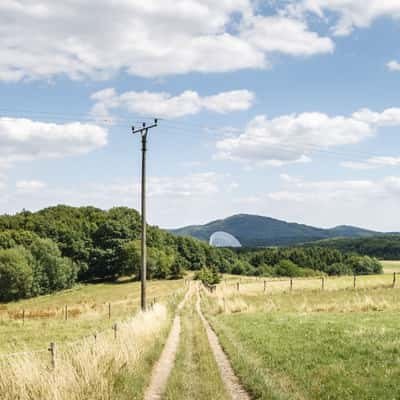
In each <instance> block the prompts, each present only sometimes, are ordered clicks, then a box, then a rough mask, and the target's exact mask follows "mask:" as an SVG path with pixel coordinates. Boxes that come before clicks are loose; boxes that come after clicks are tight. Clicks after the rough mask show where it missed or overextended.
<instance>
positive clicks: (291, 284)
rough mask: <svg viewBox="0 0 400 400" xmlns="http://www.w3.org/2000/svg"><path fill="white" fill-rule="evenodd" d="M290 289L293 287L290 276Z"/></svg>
mask: <svg viewBox="0 0 400 400" xmlns="http://www.w3.org/2000/svg"><path fill="white" fill-rule="evenodd" d="M292 289H293V279H292V278H290V290H292Z"/></svg>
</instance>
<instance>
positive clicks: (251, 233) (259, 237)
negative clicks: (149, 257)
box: [171, 214, 382, 246]
mask: <svg viewBox="0 0 400 400" xmlns="http://www.w3.org/2000/svg"><path fill="white" fill-rule="evenodd" d="M217 231H223V232H227V233H229V234H231V235H233V236H235V237H236V238H237V239H238V240H239V241H240V243H241V244H242V245H243V246H284V245H289V244H297V243H306V242H312V241H316V240H322V239H331V238H336V237H342V238H355V237H371V236H377V235H381V234H382V233H380V232H375V231H370V230H367V229H361V228H357V227H354V226H347V225H342V226H337V227H335V228H331V229H322V228H316V227H313V226H308V225H303V224H297V223H292V222H285V221H281V220H278V219H274V218H269V217H263V216H259V215H250V214H238V215H233V216H231V217H228V218H225V219H221V220H217V221H213V222H209V223H208V224H205V225H192V226H186V227H183V228H179V229H173V230H171V233H173V234H174V235H178V236H191V237H194V238H197V239H200V240H203V241H208V240H209V238H210V236H211V235H212V234H213V233H214V232H217Z"/></svg>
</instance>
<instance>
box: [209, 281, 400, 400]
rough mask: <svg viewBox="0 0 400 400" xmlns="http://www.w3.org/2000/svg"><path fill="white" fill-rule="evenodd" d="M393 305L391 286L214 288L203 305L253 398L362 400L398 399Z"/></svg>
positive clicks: (398, 325)
mask: <svg viewBox="0 0 400 400" xmlns="http://www.w3.org/2000/svg"><path fill="white" fill-rule="evenodd" d="M221 296H225V301H226V303H227V307H228V309H229V307H230V304H239V305H240V307H239V306H238V310H239V312H237V313H224V312H223V309H222V308H221V306H220V302H221ZM271 302H272V303H273V306H271ZM399 303H400V290H399V289H362V290H359V291H358V290H356V291H354V290H337V291H332V292H328V291H325V292H322V291H303V292H301V291H299V292H297V293H296V292H293V293H292V294H290V293H280V294H279V293H278V294H275V295H260V294H254V293H251V292H249V293H247V294H246V293H242V294H236V295H235V294H232V293H231V294H229V295H228V293H225V294H223V293H222V291H221V293H220V294H217V295H216V296H215V295H214V296H211V297H209V298H208V299H206V300H205V302H204V306H205V310H206V312H207V315H208V317H209V318H210V321H211V323H212V325H213V327H214V329H215V330H216V332H217V333H218V335H219V338H220V340H221V343H222V345H223V347H224V349H225V350H226V352H227V353H228V356H229V358H230V359H231V361H232V364H233V367H234V369H235V371H236V373H237V374H238V376H239V377H240V379H241V380H242V382H243V383H244V385H245V387H246V388H247V389H248V391H249V392H250V393H251V395H252V396H253V398H254V399H340V400H344V399H368V400H370V399H397V398H399V397H400V385H399V384H398V377H399V376H400V337H399V334H398V332H399V331H400V318H399V317H398V311H399V309H400V307H399ZM363 304H364V306H363Z"/></svg>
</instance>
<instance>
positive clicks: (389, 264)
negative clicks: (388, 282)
mask: <svg viewBox="0 0 400 400" xmlns="http://www.w3.org/2000/svg"><path fill="white" fill-rule="evenodd" d="M381 264H382V265H383V272H384V273H385V274H392V273H393V272H400V260H396V261H389V260H384V261H381Z"/></svg>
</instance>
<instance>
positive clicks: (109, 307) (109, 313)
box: [108, 303, 111, 319]
mask: <svg viewBox="0 0 400 400" xmlns="http://www.w3.org/2000/svg"><path fill="white" fill-rule="evenodd" d="M108 319H111V303H108Z"/></svg>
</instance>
